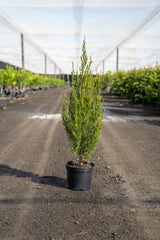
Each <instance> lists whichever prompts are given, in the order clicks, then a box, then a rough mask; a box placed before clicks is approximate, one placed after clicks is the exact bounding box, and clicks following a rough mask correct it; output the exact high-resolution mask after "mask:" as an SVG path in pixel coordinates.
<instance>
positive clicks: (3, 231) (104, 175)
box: [0, 87, 160, 240]
mask: <svg viewBox="0 0 160 240" xmlns="http://www.w3.org/2000/svg"><path fill="white" fill-rule="evenodd" d="M69 91H70V89H69V88H68V87H60V88H55V89H49V90H44V91H39V92H36V93H35V94H31V95H30V96H29V97H26V98H25V99H24V98H23V99H21V100H15V101H11V102H10V103H7V105H5V104H3V105H2V104H1V105H0V239H1V240H60V239H61V240H80V239H83V240H84V239H85V240H89V239H91V240H113V239H118V240H135V239H139V240H140V239H141V240H159V239H160V227H159V226H160V109H159V107H153V106H143V105H140V104H138V105H137V104H134V103H132V102H131V101H129V100H127V99H125V98H119V97H117V96H115V95H107V94H105V93H103V97H104V106H105V108H106V113H105V118H104V120H103V127H102V131H101V134H100V139H99V143H98V147H97V150H96V152H95V154H94V155H93V159H92V162H93V163H94V164H95V168H94V171H93V178H92V185H91V188H90V189H89V190H88V191H73V190H70V189H68V187H67V181H66V168H65V163H66V162H67V161H70V160H75V159H74V158H73V157H72V155H71V153H70V150H69V148H68V139H67V136H66V133H65V130H64V127H63V125H62V120H61V115H60V113H61V103H62V98H63V94H64V92H66V94H68V93H69ZM4 107H5V108H4Z"/></svg>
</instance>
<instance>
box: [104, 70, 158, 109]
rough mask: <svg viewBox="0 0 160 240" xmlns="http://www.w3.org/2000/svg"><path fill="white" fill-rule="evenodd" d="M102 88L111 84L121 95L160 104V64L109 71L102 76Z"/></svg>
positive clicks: (136, 100) (138, 100)
mask: <svg viewBox="0 0 160 240" xmlns="http://www.w3.org/2000/svg"><path fill="white" fill-rule="evenodd" d="M101 85H102V88H106V87H107V86H108V85H110V86H111V88H112V90H113V91H114V92H116V93H117V94H118V95H120V96H126V97H127V98H130V99H132V100H134V101H135V102H142V103H149V104H160V66H156V67H154V68H151V67H150V68H141V69H133V70H130V71H127V72H124V71H117V72H115V73H113V74H112V73H111V72H108V73H107V74H105V75H104V76H103V77H102V82H101Z"/></svg>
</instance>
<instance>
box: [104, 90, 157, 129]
mask: <svg viewBox="0 0 160 240" xmlns="http://www.w3.org/2000/svg"><path fill="white" fill-rule="evenodd" d="M102 97H103V100H104V107H105V112H106V114H107V115H111V116H116V115H117V116H119V117H130V118H132V117H133V118H135V117H137V118H138V119H139V120H140V121H144V122H145V123H148V124H153V125H160V106H159V105H149V104H142V103H134V102H133V101H132V100H130V99H127V98H126V97H119V96H117V95H116V94H113V93H109V94H108V93H105V92H103V93H102ZM141 118H142V119H141ZM144 119H145V120H144Z"/></svg>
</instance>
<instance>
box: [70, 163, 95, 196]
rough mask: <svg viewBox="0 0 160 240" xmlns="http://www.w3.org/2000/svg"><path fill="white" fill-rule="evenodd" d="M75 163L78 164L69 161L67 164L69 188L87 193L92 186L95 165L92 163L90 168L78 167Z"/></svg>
mask: <svg viewBox="0 0 160 240" xmlns="http://www.w3.org/2000/svg"><path fill="white" fill-rule="evenodd" d="M75 163H77V162H76V161H69V162H67V163H66V168H67V182H68V187H69V188H70V189H73V190H77V191H86V190H88V189H89V188H90V185H91V179H92V171H93V168H94V164H93V163H91V164H90V166H89V167H87V166H85V167H77V166H75ZM84 163H85V162H84Z"/></svg>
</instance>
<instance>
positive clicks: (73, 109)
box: [62, 39, 104, 166]
mask: <svg viewBox="0 0 160 240" xmlns="http://www.w3.org/2000/svg"><path fill="white" fill-rule="evenodd" d="M91 64H92V61H91V58H90V61H89V63H88V57H87V53H86V42H85V39H84V41H83V47H82V56H81V67H80V68H79V72H78V71H77V74H76V75H75V71H74V65H73V70H72V90H71V93H70V95H69V101H67V98H66V96H65V95H64V98H63V103H62V120H63V125H64V126H65V130H66V133H67V135H68V138H69V147H70V150H71V152H72V153H73V155H79V165H80V166H82V165H83V161H84V160H85V161H86V160H87V161H88V162H89V159H90V158H91V154H92V153H94V151H95V150H96V146H97V143H98V139H99V133H100V130H101V127H102V119H103V115H104V114H103V112H104V111H103V104H102V101H101V100H102V97H101V89H100V76H97V77H93V76H92V71H91Z"/></svg>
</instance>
